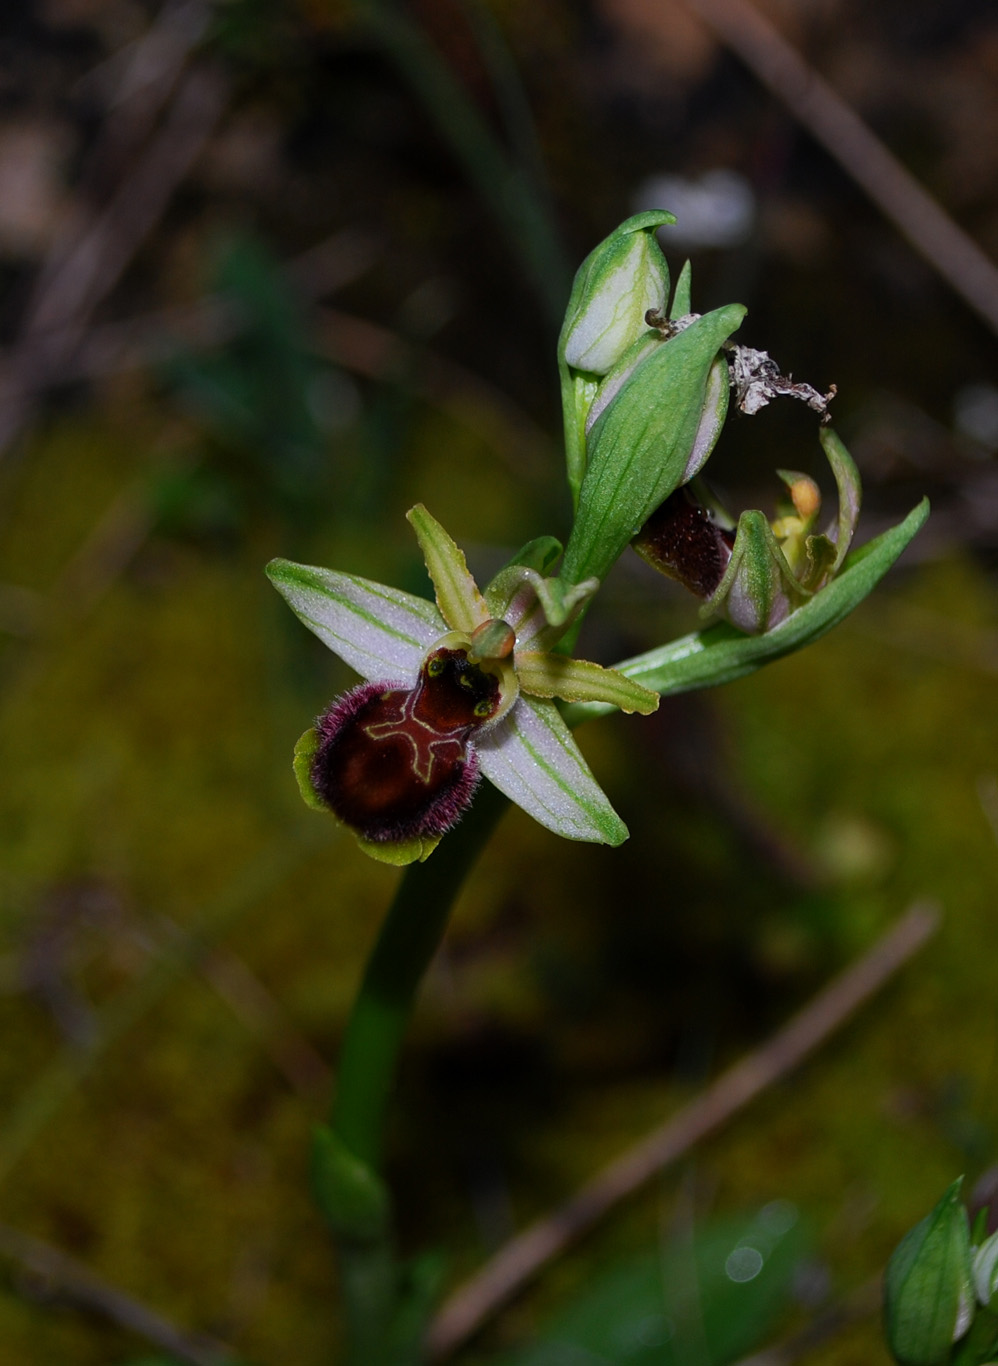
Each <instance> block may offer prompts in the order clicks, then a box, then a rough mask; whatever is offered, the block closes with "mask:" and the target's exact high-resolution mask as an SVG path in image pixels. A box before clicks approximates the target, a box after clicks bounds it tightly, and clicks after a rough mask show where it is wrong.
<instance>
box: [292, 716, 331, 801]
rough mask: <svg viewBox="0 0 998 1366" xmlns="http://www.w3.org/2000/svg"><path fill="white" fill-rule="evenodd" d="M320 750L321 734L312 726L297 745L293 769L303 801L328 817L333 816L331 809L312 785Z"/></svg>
mask: <svg viewBox="0 0 998 1366" xmlns="http://www.w3.org/2000/svg"><path fill="white" fill-rule="evenodd" d="M318 748H319V732H318V731H317V730H316V728H315V726H310V727H309V728H308V730H307V731H305V733H304V735H301V736H300V737H299V739H298V743H297V744H296V745H295V753H294V760H293V767H294V771H295V778H296V779H297V780H298V791H299V792H300V793H301V799H302V801H303V802H304V803H305V805H306V806H308V807H311V809H312V810H313V811H324V812H325V813H326V815H327V816H328V815H331V814H332V813H331V812H330V810H329V807H328V806H327V805H326V803H325V802H324V801H323V800H322V798H321V797H320V796H319V794H318V792H316V790H315V788H314V787H313V785H312V764H313V763H314V761H315V755H316V751H317V750H318Z"/></svg>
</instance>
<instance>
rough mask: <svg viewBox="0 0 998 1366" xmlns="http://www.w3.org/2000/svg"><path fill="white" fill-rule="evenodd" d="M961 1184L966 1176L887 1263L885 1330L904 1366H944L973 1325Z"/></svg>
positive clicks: (965, 1219)
mask: <svg viewBox="0 0 998 1366" xmlns="http://www.w3.org/2000/svg"><path fill="white" fill-rule="evenodd" d="M962 1184H963V1177H960V1178H959V1180H957V1181H954V1182H953V1184H952V1185H951V1186H950V1188H949V1189H948V1190H947V1192H946V1194H945V1195H944V1196H943V1198H942V1199H941V1200H940V1201H939V1203H938V1205H936V1207H935V1209H934V1210H933V1211H932V1212H931V1214H928V1215H926V1217H925V1218H924V1219H923V1220H922V1221H921V1222H920V1223H918V1224H916V1225H915V1227H914V1228H913V1229H912V1230H911V1232H910V1233H908V1234H907V1235H906V1237H904V1238H903V1239H902V1240H901V1242H900V1243H899V1244H898V1246H897V1248H896V1249H895V1251H894V1254H893V1256H892V1257H891V1259H890V1261H889V1262H888V1264H887V1272H886V1275H885V1277H884V1323H885V1331H886V1334H887V1342H888V1346H889V1347H890V1349H891V1354H892V1355H893V1357H894V1359H895V1360H896V1361H898V1362H900V1363H902V1366H945V1363H947V1362H948V1361H949V1359H950V1352H951V1348H952V1346H953V1344H954V1342H956V1341H957V1340H958V1339H959V1338H961V1337H962V1336H963V1335H964V1333H966V1331H967V1329H968V1328H969V1327H970V1324H971V1318H972V1314H973V1305H974V1287H973V1280H972V1272H971V1262H970V1228H969V1226H968V1223H967V1211H966V1209H965V1208H964V1205H963V1202H962V1200H961V1199H960V1188H961V1186H962Z"/></svg>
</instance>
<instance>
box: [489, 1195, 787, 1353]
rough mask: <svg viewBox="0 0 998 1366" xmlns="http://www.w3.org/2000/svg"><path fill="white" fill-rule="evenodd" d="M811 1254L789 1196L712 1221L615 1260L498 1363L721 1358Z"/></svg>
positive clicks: (751, 1339) (765, 1320) (766, 1322)
mask: <svg viewBox="0 0 998 1366" xmlns="http://www.w3.org/2000/svg"><path fill="white" fill-rule="evenodd" d="M806 1252H807V1236H806V1232H805V1230H804V1228H803V1225H802V1222H801V1220H800V1218H799V1215H798V1212H797V1210H796V1208H795V1207H794V1206H793V1205H791V1204H790V1203H789V1202H786V1201H781V1200H777V1201H774V1202H772V1203H771V1204H769V1205H766V1206H764V1207H763V1208H762V1209H761V1210H759V1211H758V1212H757V1213H756V1214H755V1215H753V1216H750V1217H748V1218H741V1219H738V1218H726V1219H718V1220H716V1221H712V1222H710V1223H709V1224H706V1225H705V1226H704V1227H703V1228H702V1229H700V1230H697V1231H695V1232H694V1233H693V1235H692V1237H690V1238H685V1237H684V1238H677V1239H675V1240H674V1241H671V1242H669V1243H667V1244H666V1245H665V1247H664V1248H663V1249H662V1251H661V1253H660V1254H658V1255H655V1254H651V1255H649V1256H646V1257H638V1258H635V1259H633V1260H631V1261H628V1262H623V1263H620V1264H618V1265H617V1266H615V1267H613V1268H612V1269H611V1270H609V1271H608V1272H607V1273H606V1274H605V1275H604V1276H602V1277H600V1278H598V1279H597V1280H595V1281H594V1282H593V1283H592V1284H591V1285H590V1287H589V1288H588V1289H587V1291H586V1292H585V1293H584V1294H582V1295H580V1296H579V1297H578V1298H577V1299H576V1300H575V1302H574V1303H573V1304H572V1305H570V1306H569V1307H568V1308H567V1309H565V1310H564V1311H562V1313H561V1314H559V1315H558V1316H557V1318H556V1319H555V1320H554V1321H553V1322H552V1323H551V1324H550V1326H549V1327H547V1328H546V1329H543V1330H542V1331H541V1333H540V1334H539V1337H538V1340H537V1341H535V1342H534V1343H532V1344H531V1345H530V1347H528V1348H526V1349H524V1350H522V1351H517V1352H513V1353H511V1354H509V1355H506V1356H503V1357H502V1358H501V1359H500V1362H501V1366H596V1363H600V1364H601V1366H602V1363H613V1366H680V1363H685V1362H688V1361H690V1360H699V1361H700V1362H701V1363H702V1366H723V1364H724V1363H726V1362H730V1361H733V1360H735V1359H736V1358H737V1357H739V1356H741V1355H743V1354H744V1353H745V1352H748V1351H750V1350H751V1349H752V1348H753V1347H754V1346H755V1345H756V1344H757V1343H758V1342H759V1340H760V1338H761V1337H762V1335H763V1334H764V1333H765V1332H766V1331H767V1330H768V1329H769V1328H770V1327H771V1325H772V1324H773V1322H774V1320H775V1318H776V1316H777V1315H778V1314H779V1313H780V1311H781V1310H782V1309H783V1308H784V1306H785V1305H786V1304H787V1302H788V1299H789V1296H790V1291H791V1288H792V1282H793V1278H794V1275H795V1273H796V1271H797V1269H798V1267H799V1266H800V1264H801V1262H802V1259H803V1258H804V1256H805V1255H806ZM698 1344H699V1345H700V1350H698Z"/></svg>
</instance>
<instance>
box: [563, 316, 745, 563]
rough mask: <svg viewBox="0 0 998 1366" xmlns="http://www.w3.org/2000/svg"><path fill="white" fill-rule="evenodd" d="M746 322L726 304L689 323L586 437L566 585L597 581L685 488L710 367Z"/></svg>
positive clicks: (655, 355) (646, 362)
mask: <svg viewBox="0 0 998 1366" xmlns="http://www.w3.org/2000/svg"><path fill="white" fill-rule="evenodd" d="M744 316H745V309H744V308H743V307H742V306H741V305H740V304H729V305H728V306H727V307H726V308H719V309H717V310H716V311H715V312H713V313H707V314H705V315H704V316H703V317H702V318H699V319H698V320H697V321H696V322H695V323H691V325H690V326H689V327H687V328H685V329H684V331H682V332H680V333H679V334H678V336H675V337H673V338H672V339H671V340H669V341H668V342H666V343H665V344H664V345H662V346H660V347H658V348H657V349H656V350H655V351H653V352H652V353H651V354H650V355H649V356H647V357H646V358H645V360H644V361H642V363H641V364H640V365H639V366H638V367H637V369H636V370H635V371H634V373H633V374H632V375H631V377H630V379H628V381H627V383H626V384H625V385H624V386H623V387H622V388H621V390H620V391H619V393H618V394H617V395H616V397H615V398H614V400H613V402H612V403H611V404H610V405H609V407H607V408H606V409H605V411H604V412H603V413H602V414H601V416H600V418H599V420H598V421H597V422H596V424H595V426H594V427H593V429H592V431H591V432H590V434H589V442H588V448H589V458H588V464H587V468H586V475H585V479H584V480H583V482H582V488H581V490H580V494H579V512H578V516H577V518H576V521H575V525H574V526H573V528H572V534H571V537H570V538H569V542H568V546H567V547H566V550H565V560H564V564H563V566H562V577H563V578H564V579H566V580H568V581H569V582H572V583H576V582H578V581H579V580H580V579H584V578H588V577H589V576H590V575H595V576H596V578H598V579H603V578H604V577H605V576H606V573H607V570H608V569H609V568H610V566H611V565H612V564H613V563H614V561H615V560H616V559H617V558H618V557H619V556H620V554H621V553H622V552H623V550H624V548H625V547H626V546H627V544H628V542H629V541H630V539H631V537H632V536H633V535H634V534H635V532H636V531H637V530H638V528H639V527H640V526H641V525H642V524H643V523H644V522H645V521H646V520H647V518H648V516H649V515H650V514H651V513H652V512H653V511H654V509H655V508H657V507H658V505H659V504H660V503H662V502H664V501H665V499H666V498H667V497H668V496H669V494H670V493H672V492H673V490H674V489H676V488H677V487H678V486H679V484H680V483H682V482H683V479H684V475H685V472H686V469H687V466H688V463H689V460H690V456H691V453H692V451H693V448H694V444H695V442H696V440H697V436H698V433H699V432H700V428H701V425H702V422H703V419H704V402H705V397H706V394H707V385H708V377H709V375H710V372H711V367H712V366H713V365H714V362H715V360H716V358H717V353H718V351H719V349H720V347H721V344H722V343H723V342H724V341H726V340H727V338H728V337H729V336H730V335H731V333H732V332H734V330H735V328H737V327H738V325H739V324H740V322H741V320H742V318H743V317H744ZM716 388H717V386H716V384H715V385H714V386H713V389H715V390H716Z"/></svg>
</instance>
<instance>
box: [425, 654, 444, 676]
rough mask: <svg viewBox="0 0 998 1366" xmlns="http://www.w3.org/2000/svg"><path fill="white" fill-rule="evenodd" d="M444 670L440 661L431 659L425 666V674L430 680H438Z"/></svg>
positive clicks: (442, 662)
mask: <svg viewBox="0 0 998 1366" xmlns="http://www.w3.org/2000/svg"><path fill="white" fill-rule="evenodd" d="M444 668H445V665H444V661H443V660H442V659H431V660H430V662H429V664H427V666H426V672H427V673H428V674H429V675H430V677H431V678H439V677H440V675H441V674H442V673H443V671H444Z"/></svg>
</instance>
